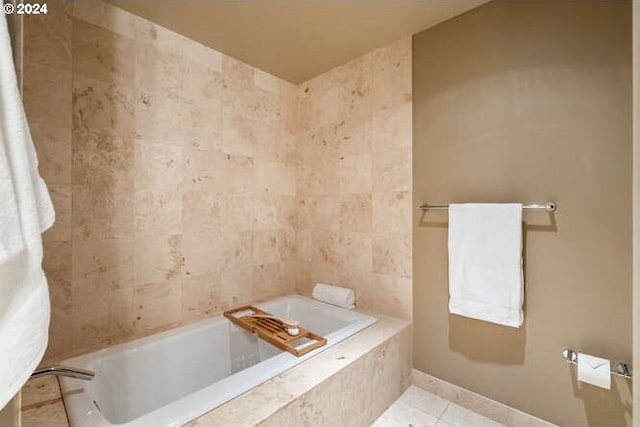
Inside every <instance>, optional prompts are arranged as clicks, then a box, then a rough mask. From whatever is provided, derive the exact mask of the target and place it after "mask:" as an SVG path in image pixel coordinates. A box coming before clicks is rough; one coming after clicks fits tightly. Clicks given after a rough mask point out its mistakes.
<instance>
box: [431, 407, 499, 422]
mask: <svg viewBox="0 0 640 427" xmlns="http://www.w3.org/2000/svg"><path fill="white" fill-rule="evenodd" d="M441 420H442V421H444V422H445V423H448V424H451V425H453V426H461V427H462V426H469V425H473V426H478V427H500V426H504V424H500V423H497V422H495V421H493V420H491V419H489V418H486V417H483V416H482V415H480V414H477V413H475V412H472V411H470V410H468V409H465V408H463V407H462V406H459V405H457V404H455V403H451V404H450V405H449V406H448V407H447V409H446V410H445V411H444V414H442V418H441Z"/></svg>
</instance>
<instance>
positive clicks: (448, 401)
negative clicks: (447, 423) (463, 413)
mask: <svg viewBox="0 0 640 427" xmlns="http://www.w3.org/2000/svg"><path fill="white" fill-rule="evenodd" d="M450 406H451V401H450V400H447V406H445V407H444V409H443V410H442V413H441V414H440V416H439V417H438V421H440V420H441V419H442V417H443V416H444V413H445V412H447V409H449V407H450Z"/></svg>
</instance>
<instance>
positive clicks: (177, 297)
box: [133, 280, 182, 334]
mask: <svg viewBox="0 0 640 427" xmlns="http://www.w3.org/2000/svg"><path fill="white" fill-rule="evenodd" d="M181 301H182V288H181V286H180V281H179V280H163V281H159V282H154V283H148V284H146V285H143V286H139V287H136V288H135V292H134V295H133V308H134V313H135V318H134V321H133V328H134V331H135V332H136V333H138V334H140V333H149V332H152V331H158V330H162V329H166V328H168V327H170V326H175V325H178V324H179V323H180V316H181V313H182V307H181Z"/></svg>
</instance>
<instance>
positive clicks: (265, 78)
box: [253, 69, 280, 93]
mask: <svg viewBox="0 0 640 427" xmlns="http://www.w3.org/2000/svg"><path fill="white" fill-rule="evenodd" d="M253 82H254V84H255V85H256V87H259V88H260V89H264V90H266V91H269V92H274V93H280V79H279V78H278V77H276V76H274V75H272V74H269V73H266V72H264V71H262V70H258V69H256V70H255V71H254V75H253Z"/></svg>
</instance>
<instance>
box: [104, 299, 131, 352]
mask: <svg viewBox="0 0 640 427" xmlns="http://www.w3.org/2000/svg"><path fill="white" fill-rule="evenodd" d="M134 293H135V289H134V288H125V289H116V290H114V291H111V292H110V293H109V326H110V331H111V336H112V337H113V338H115V339H116V342H117V341H119V340H121V339H123V338H126V337H129V336H132V335H133V332H134V315H135V312H134V305H133V304H134Z"/></svg>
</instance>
